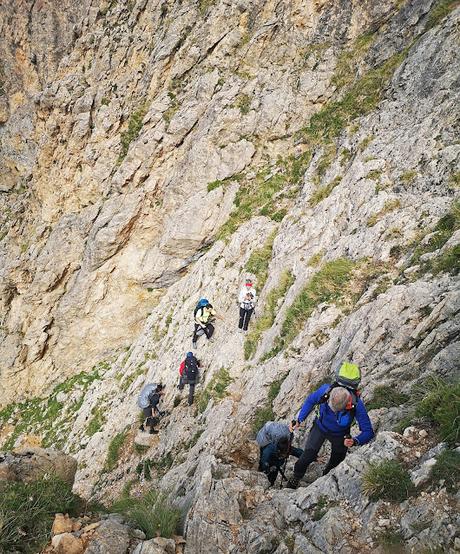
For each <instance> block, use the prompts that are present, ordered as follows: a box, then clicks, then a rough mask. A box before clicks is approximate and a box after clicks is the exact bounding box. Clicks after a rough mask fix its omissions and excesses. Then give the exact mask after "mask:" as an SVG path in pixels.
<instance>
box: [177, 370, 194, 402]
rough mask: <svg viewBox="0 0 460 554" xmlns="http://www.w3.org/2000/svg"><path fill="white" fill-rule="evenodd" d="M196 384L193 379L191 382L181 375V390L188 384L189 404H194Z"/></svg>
mask: <svg viewBox="0 0 460 554" xmlns="http://www.w3.org/2000/svg"><path fill="white" fill-rule="evenodd" d="M195 384H196V382H195V381H193V382H192V383H189V382H188V381H187V379H186V378H184V377H181V378H180V381H179V390H184V386H185V385H188V386H189V387H188V405H189V406H191V405H192V404H193V397H194V395H195Z"/></svg>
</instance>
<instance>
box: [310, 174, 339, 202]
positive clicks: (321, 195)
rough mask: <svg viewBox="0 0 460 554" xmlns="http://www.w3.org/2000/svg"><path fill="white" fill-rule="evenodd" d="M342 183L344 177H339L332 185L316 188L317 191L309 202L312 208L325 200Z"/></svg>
mask: <svg viewBox="0 0 460 554" xmlns="http://www.w3.org/2000/svg"><path fill="white" fill-rule="evenodd" d="M341 181H342V176H341V175H338V176H337V177H336V178H335V179H333V180H332V181H331V182H330V183H327V184H326V185H322V186H319V187H316V189H315V190H314V191H313V193H312V195H311V196H310V200H309V202H308V203H309V205H310V207H311V208H313V207H314V206H316V205H317V204H319V203H320V202H322V201H323V200H325V199H326V198H327V197H328V196H329V195H330V194H331V192H332V191H333V190H334V189H335V187H336V186H337V185H338V184H340V182H341Z"/></svg>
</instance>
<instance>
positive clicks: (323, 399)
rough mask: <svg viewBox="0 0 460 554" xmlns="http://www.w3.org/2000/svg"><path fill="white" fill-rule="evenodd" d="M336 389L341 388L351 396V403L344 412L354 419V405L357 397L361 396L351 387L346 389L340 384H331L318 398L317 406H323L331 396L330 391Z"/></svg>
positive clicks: (356, 402)
mask: <svg viewBox="0 0 460 554" xmlns="http://www.w3.org/2000/svg"><path fill="white" fill-rule="evenodd" d="M336 387H342V388H344V389H347V391H348V392H349V393H350V395H351V401H350V402H349V403H348V404H347V406H346V408H345V411H347V412H348V413H349V414H350V416H351V417H352V419H354V417H355V414H356V405H357V404H358V400H359V397H360V396H361V393H360V391H359V390H358V389H353V388H351V387H346V386H345V385H343V384H341V383H337V381H336V382H335V383H332V385H331V386H330V387H329V388H328V390H327V391H326V392H325V393H324V394H323V396H322V397H321V398H320V400H319V402H318V404H324V403H326V402H327V401H328V400H329V397H330V395H331V391H332V389H335V388H336Z"/></svg>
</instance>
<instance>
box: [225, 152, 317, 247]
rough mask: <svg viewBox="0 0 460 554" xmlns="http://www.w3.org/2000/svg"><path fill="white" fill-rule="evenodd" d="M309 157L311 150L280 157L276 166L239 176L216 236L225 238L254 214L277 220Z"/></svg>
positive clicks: (282, 215) (296, 187)
mask: <svg viewBox="0 0 460 554" xmlns="http://www.w3.org/2000/svg"><path fill="white" fill-rule="evenodd" d="M310 159H311V154H310V152H304V153H303V154H301V155H300V156H297V157H294V156H289V157H287V158H284V159H279V160H278V162H277V165H276V167H265V168H262V169H261V170H260V171H258V173H257V174H256V176H255V177H254V178H251V179H249V178H247V177H243V176H241V182H240V188H239V189H238V191H237V193H236V196H235V202H234V209H233V211H232V212H231V214H230V217H229V218H228V220H227V221H226V222H225V223H224V225H223V226H222V227H221V228H220V230H219V233H218V236H217V238H218V239H223V240H224V239H226V238H227V237H229V236H230V235H231V234H233V233H234V232H235V231H236V230H237V229H238V227H239V226H240V225H242V224H243V223H244V222H246V221H248V220H249V219H251V218H252V217H254V216H257V215H265V216H267V217H269V218H271V219H273V220H274V221H280V220H281V219H282V218H283V217H284V215H285V213H286V209H287V208H288V207H290V206H291V204H292V202H293V199H294V198H295V197H296V196H297V193H298V190H299V186H300V183H301V180H302V178H303V175H304V173H305V170H306V168H307V167H308V165H309V163H310Z"/></svg>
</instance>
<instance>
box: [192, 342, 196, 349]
mask: <svg viewBox="0 0 460 554" xmlns="http://www.w3.org/2000/svg"><path fill="white" fill-rule="evenodd" d="M192 348H193V349H195V350H196V340H194V341H193V342H192Z"/></svg>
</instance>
